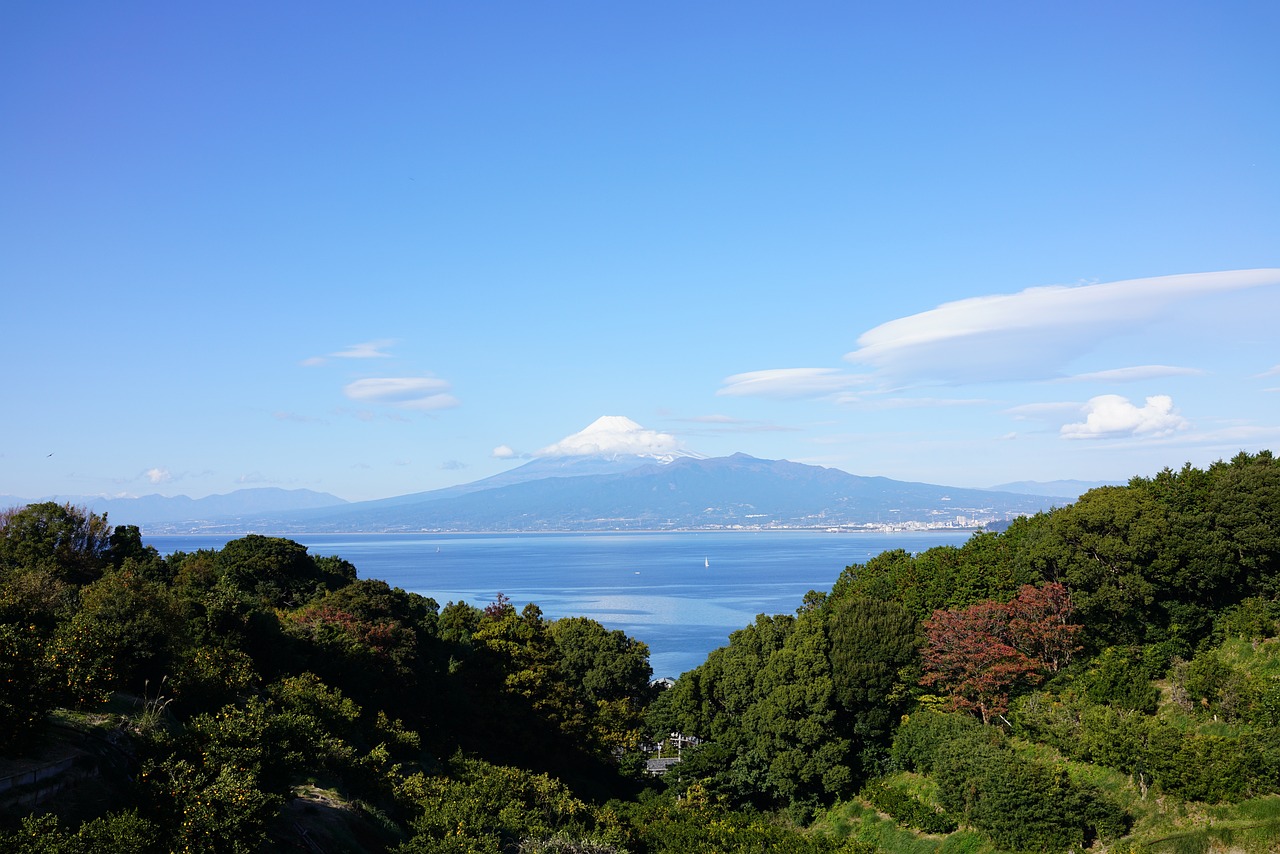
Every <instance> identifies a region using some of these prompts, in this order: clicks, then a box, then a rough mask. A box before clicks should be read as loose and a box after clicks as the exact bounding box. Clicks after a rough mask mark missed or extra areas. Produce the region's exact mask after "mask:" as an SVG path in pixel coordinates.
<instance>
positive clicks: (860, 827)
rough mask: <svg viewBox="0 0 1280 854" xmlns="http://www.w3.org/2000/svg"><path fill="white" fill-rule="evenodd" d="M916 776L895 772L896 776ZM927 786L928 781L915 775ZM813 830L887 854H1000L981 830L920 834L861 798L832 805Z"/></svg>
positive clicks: (930, 783) (929, 782)
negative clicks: (875, 808)
mask: <svg viewBox="0 0 1280 854" xmlns="http://www.w3.org/2000/svg"><path fill="white" fill-rule="evenodd" d="M904 776H910V777H917V775H914V774H913V775H895V777H894V778H893V779H894V780H895V781H896V780H899V778H900V777H904ZM917 779H919V780H923V781H924V782H925V783H927V784H929V785H933V783H932V781H930V780H927V779H926V778H917ZM811 829H812V831H813V832H814V833H818V834H823V835H828V836H834V837H835V838H837V839H854V840H857V841H858V842H869V843H871V844H872V845H875V846H876V848H877V849H878V850H880V851H886V852H890V854H1002V852H1001V851H1000V849H998V848H996V847H994V846H993V845H992V844H991V842H990V841H989V840H988V839H987V838H986V837H985V836H984V835H982V834H981V833H977V832H975V831H971V830H959V831H956V832H955V833H950V834H947V835H945V836H938V835H932V834H923V833H918V832H916V831H913V830H911V829H909V828H905V827H899V826H898V824H897V823H896V822H895V821H894V820H893V819H891V818H889V817H887V816H884V815H881V814H880V813H878V812H876V811H875V810H874V809H872V808H871V807H869V806H867V805H866V804H864V803H862V802H861V801H845V802H844V803H840V804H836V805H835V806H834V807H832V808H831V809H830V810H829V811H828V812H827V814H826V815H824V816H822V817H821V818H819V819H818V821H817V822H815V823H814V825H813V827H812V828H811Z"/></svg>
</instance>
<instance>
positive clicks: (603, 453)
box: [534, 415, 703, 463]
mask: <svg viewBox="0 0 1280 854" xmlns="http://www.w3.org/2000/svg"><path fill="white" fill-rule="evenodd" d="M624 456H625V457H647V458H650V459H654V460H658V461H660V462H667V463H669V462H671V461H672V460H674V459H676V458H677V457H693V458H695V459H703V456H702V455H701V454H697V453H694V452H692V451H689V450H687V449H686V448H684V447H683V446H682V445H681V443H680V440H679V439H677V438H676V437H675V436H672V435H671V434H670V433H659V432H658V431H657V430H647V429H645V428H644V427H642V426H640V425H639V424H637V423H636V422H634V421H632V420H631V419H630V418H627V417H626V416H624V415H604V416H601V417H600V418H597V419H596V420H595V421H593V422H591V424H590V425H588V426H587V427H586V428H585V429H583V430H579V431H578V432H577V433H574V434H573V435H571V436H566V437H565V438H563V439H561V440H560V441H559V442H556V443H555V444H553V445H548V446H547V447H545V448H543V449H542V450H540V451H538V452H537V453H535V454H534V457H537V458H548V457H606V458H610V457H624Z"/></svg>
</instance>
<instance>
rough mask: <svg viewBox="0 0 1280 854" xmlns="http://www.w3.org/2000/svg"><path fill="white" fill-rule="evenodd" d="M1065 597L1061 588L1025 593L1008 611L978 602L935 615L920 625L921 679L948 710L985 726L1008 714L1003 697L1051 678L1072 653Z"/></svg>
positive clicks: (1030, 589) (1072, 636)
mask: <svg viewBox="0 0 1280 854" xmlns="http://www.w3.org/2000/svg"><path fill="white" fill-rule="evenodd" d="M1070 617H1071V597H1070V596H1069V595H1068V593H1067V590H1066V588H1065V587H1063V586H1062V585H1061V584H1056V583H1055V584H1048V585H1045V586H1044V587H1034V586H1032V585H1026V586H1024V587H1023V588H1022V589H1021V590H1019V591H1018V595H1017V596H1016V597H1015V598H1014V599H1013V601H1012V602H1009V603H1008V604H1004V603H1000V602H990V601H989V602H979V603H978V604H976V605H972V606H970V607H968V608H965V609H964V610H962V611H943V610H938V611H934V612H933V616H932V617H931V618H930V619H928V620H926V621H925V623H924V629H925V636H926V640H925V647H924V651H923V659H924V676H923V677H922V678H921V680H920V684H921V685H924V686H927V687H934V686H936V687H938V688H940V689H942V690H943V691H944V692H945V693H946V694H948V695H949V696H950V698H951V703H952V707H953V708H957V709H964V710H966V711H971V712H975V713H977V714H978V716H979V717H981V718H982V722H983V723H988V722H989V721H990V719H991V718H992V717H993V716H995V715H998V714H1001V713H1003V712H1004V711H1005V710H1007V709H1008V708H1009V692H1010V690H1012V689H1013V688H1014V687H1015V686H1017V685H1034V684H1036V683H1038V682H1039V681H1040V680H1041V679H1042V678H1044V674H1045V673H1054V672H1057V671H1058V670H1059V669H1060V668H1061V667H1063V666H1065V665H1066V663H1067V662H1068V661H1069V660H1070V657H1071V653H1072V652H1074V651H1075V650H1076V649H1078V646H1077V644H1076V642H1075V637H1076V634H1077V633H1078V632H1079V631H1080V626H1078V625H1074V624H1072V623H1071V622H1070Z"/></svg>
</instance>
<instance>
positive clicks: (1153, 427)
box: [1060, 394, 1191, 439]
mask: <svg viewBox="0 0 1280 854" xmlns="http://www.w3.org/2000/svg"><path fill="white" fill-rule="evenodd" d="M1083 411H1084V413H1085V420H1084V421H1081V422H1078V423H1075V424H1064V425H1063V426H1062V429H1061V431H1060V435H1061V436H1062V438H1064V439H1100V438H1116V437H1119V436H1152V437H1158V436H1168V435H1170V434H1172V433H1173V432H1175V431H1177V430H1185V429H1187V428H1188V427H1190V426H1191V424H1190V422H1188V421H1187V419H1185V418H1183V417H1182V416H1181V415H1179V414H1178V413H1177V412H1176V411H1174V408H1173V398H1171V397H1169V396H1168V395H1166V394H1157V395H1152V396H1151V397H1148V398H1147V400H1146V403H1145V405H1143V406H1141V407H1138V406H1134V405H1133V404H1132V403H1130V402H1129V400H1128V399H1127V398H1124V397H1121V396H1120V395H1118V394H1104V395H1099V396H1098V397H1095V398H1092V399H1090V400H1089V402H1088V403H1086V404H1085V405H1084V408H1083Z"/></svg>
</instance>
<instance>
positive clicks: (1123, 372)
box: [1065, 365, 1204, 383]
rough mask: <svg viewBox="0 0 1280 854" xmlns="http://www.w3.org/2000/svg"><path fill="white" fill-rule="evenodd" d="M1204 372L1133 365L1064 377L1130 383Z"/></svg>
mask: <svg viewBox="0 0 1280 854" xmlns="http://www.w3.org/2000/svg"><path fill="white" fill-rule="evenodd" d="M1203 375H1204V371H1202V370H1199V369H1198V368H1176V367H1173V366H1171V365H1135V366H1134V367H1131V368H1113V369H1111V370H1109V371H1092V372H1090V373H1087V374H1076V375H1075V376H1070V377H1066V378H1065V379H1066V380H1067V381H1069V382H1091V381H1099V382H1116V383H1131V382H1141V381H1144V380H1158V379H1164V378H1165V377H1199V376H1203Z"/></svg>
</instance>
